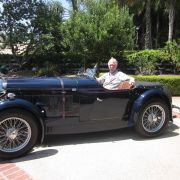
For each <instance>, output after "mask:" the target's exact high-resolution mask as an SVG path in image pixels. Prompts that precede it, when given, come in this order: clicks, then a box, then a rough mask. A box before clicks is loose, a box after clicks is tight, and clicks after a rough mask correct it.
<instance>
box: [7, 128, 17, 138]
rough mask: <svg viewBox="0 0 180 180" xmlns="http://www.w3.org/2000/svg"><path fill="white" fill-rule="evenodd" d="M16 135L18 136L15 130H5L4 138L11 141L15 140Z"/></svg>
mask: <svg viewBox="0 0 180 180" xmlns="http://www.w3.org/2000/svg"><path fill="white" fill-rule="evenodd" d="M17 135H18V131H17V129H15V128H9V129H7V132H6V136H7V138H8V139H11V140H13V139H15V138H16V137H17Z"/></svg>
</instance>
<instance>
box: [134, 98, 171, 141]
mask: <svg viewBox="0 0 180 180" xmlns="http://www.w3.org/2000/svg"><path fill="white" fill-rule="evenodd" d="M169 114H170V112H169V108H168V106H167V105H166V103H165V102H163V101H162V100H160V99H153V100H151V101H149V102H147V103H146V104H145V105H144V106H143V107H142V109H141V112H140V116H139V120H138V121H137V123H136V126H135V128H136V130H137V131H138V132H139V133H140V134H141V135H143V136H148V137H153V136H157V135H160V134H161V133H162V132H163V131H164V130H165V128H166V126H167V124H168V121H169V117H170V116H169Z"/></svg>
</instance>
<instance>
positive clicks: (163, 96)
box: [128, 89, 171, 127]
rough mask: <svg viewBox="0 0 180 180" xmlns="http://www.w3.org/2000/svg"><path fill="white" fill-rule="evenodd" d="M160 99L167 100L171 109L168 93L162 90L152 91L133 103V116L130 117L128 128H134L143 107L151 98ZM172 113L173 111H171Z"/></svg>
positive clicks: (143, 94)
mask: <svg viewBox="0 0 180 180" xmlns="http://www.w3.org/2000/svg"><path fill="white" fill-rule="evenodd" d="M154 97H157V98H160V99H163V100H165V101H166V102H167V103H168V106H169V108H170V107H171V102H170V100H169V98H168V97H167V95H166V93H165V92H163V91H162V90H160V89H150V90H147V91H145V92H144V93H142V94H141V95H140V96H139V97H138V98H137V99H136V100H135V101H134V103H133V105H132V108H131V115H130V117H129V121H128V126H129V127H131V126H133V125H134V124H135V123H136V122H137V120H138V118H139V113H140V111H141V107H142V106H143V105H144V104H145V103H146V102H147V101H148V100H150V99H151V98H154ZM170 112H171V111H170Z"/></svg>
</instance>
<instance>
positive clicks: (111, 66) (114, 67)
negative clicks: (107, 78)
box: [108, 61, 117, 73]
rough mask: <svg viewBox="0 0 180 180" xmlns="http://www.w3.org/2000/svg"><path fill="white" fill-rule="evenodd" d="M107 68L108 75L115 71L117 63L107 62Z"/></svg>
mask: <svg viewBox="0 0 180 180" xmlns="http://www.w3.org/2000/svg"><path fill="white" fill-rule="evenodd" d="M108 67H109V71H110V73H113V72H115V71H116V69H117V63H116V62H115V61H109V62H108Z"/></svg>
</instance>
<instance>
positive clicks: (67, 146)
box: [0, 97, 180, 180]
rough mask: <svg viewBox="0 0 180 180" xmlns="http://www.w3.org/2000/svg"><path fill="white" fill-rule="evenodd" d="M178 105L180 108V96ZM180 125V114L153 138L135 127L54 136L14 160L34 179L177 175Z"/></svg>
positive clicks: (141, 179) (172, 179) (168, 178)
mask: <svg viewBox="0 0 180 180" xmlns="http://www.w3.org/2000/svg"><path fill="white" fill-rule="evenodd" d="M173 104H175V105H178V106H179V107H180V97H176V98H173ZM179 127H180V118H174V122H173V123H170V124H169V127H168V130H167V131H166V132H165V133H164V134H163V135H161V136H160V137H157V138H152V139H147V138H142V137H140V136H139V135H138V134H137V133H136V132H135V131H133V130H132V129H120V130H115V131H107V132H99V133H87V134H77V135H56V136H48V137H46V139H45V141H44V143H43V144H42V145H41V146H39V147H36V148H35V149H34V151H33V152H31V153H30V154H28V155H26V156H24V157H21V158H18V159H14V160H13V161H12V163H14V164H16V166H18V167H19V168H21V169H23V170H24V171H25V172H27V173H28V175H30V176H31V178H32V179H34V180H51V179H53V180H56V179H57V180H59V179H60V180H133V179H138V180H156V179H157V180H159V179H163V180H177V179H178V178H179V177H180V163H179V162H180V128H179ZM0 162H1V160H0Z"/></svg>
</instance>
